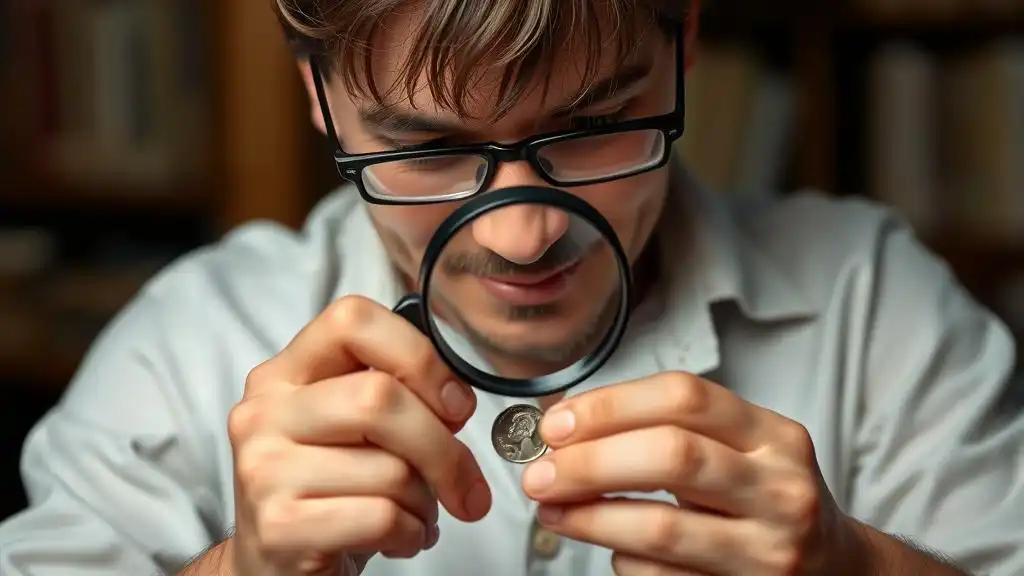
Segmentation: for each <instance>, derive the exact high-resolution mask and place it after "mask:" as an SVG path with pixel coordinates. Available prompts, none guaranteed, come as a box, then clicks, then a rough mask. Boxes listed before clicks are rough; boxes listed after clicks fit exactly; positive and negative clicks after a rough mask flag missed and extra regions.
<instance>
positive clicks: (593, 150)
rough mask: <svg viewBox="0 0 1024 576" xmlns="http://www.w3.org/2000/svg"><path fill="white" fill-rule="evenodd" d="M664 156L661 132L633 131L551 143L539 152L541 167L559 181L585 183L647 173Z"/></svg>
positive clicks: (663, 138) (663, 141)
mask: <svg viewBox="0 0 1024 576" xmlns="http://www.w3.org/2000/svg"><path fill="white" fill-rule="evenodd" d="M664 156H665V135H664V134H663V133H662V132H661V131H660V130H631V131H628V132H616V133H614V134H605V135H602V136H585V137H582V138H573V139H570V140H561V141H558V142H555V143H553V144H549V145H547V146H545V147H544V148H542V149H541V150H540V151H539V152H538V153H537V159H538V160H539V161H540V163H541V165H542V166H544V167H546V168H547V169H548V173H549V174H550V175H551V177H552V178H554V179H556V180H558V181H560V182H584V181H588V180H597V179H600V178H610V177H614V176H622V175H626V174H632V173H635V172H640V171H642V170H646V169H648V168H650V167H652V166H654V165H656V164H658V163H659V162H661V160H662V159H663V158H664Z"/></svg>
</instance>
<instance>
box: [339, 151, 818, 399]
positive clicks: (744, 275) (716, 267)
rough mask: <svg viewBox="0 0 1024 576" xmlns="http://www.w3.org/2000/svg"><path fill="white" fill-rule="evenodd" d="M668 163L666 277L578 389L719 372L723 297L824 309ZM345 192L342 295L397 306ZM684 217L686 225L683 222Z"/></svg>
mask: <svg viewBox="0 0 1024 576" xmlns="http://www.w3.org/2000/svg"><path fill="white" fill-rule="evenodd" d="M670 170H671V171H672V173H671V182H672V189H671V190H670V194H669V196H668V200H667V203H666V206H665V210H666V211H667V212H666V213H665V216H664V217H663V218H662V221H661V224H660V225H659V229H658V230H657V231H656V234H657V236H656V241H657V242H659V243H660V245H661V255H662V259H663V261H662V268H661V272H662V277H661V278H660V279H659V282H658V285H657V286H656V288H655V290H654V291H653V294H652V295H651V296H650V297H649V298H647V300H646V301H645V302H644V303H643V304H642V305H641V306H640V307H639V308H638V309H637V311H636V314H635V315H634V317H633V318H632V319H631V322H630V327H629V329H628V331H627V334H626V337H625V338H623V341H622V344H621V345H620V348H619V350H618V351H617V353H616V354H615V355H614V356H613V358H612V359H611V360H610V361H609V362H608V364H607V365H606V366H605V368H603V369H602V370H601V371H599V372H598V374H595V375H594V377H592V378H591V379H590V380H589V381H588V382H587V383H585V385H583V386H580V387H577V389H574V391H573V393H574V394H575V393H579V392H581V391H583V390H585V389H591V388H595V387H598V386H601V385H604V384H607V383H611V382H616V381H625V380H629V379H633V378H638V377H642V376H645V375H648V374H651V373H656V372H664V371H683V372H689V373H693V374H706V373H708V372H712V371H714V370H717V369H718V367H719V365H720V363H721V360H722V359H721V357H720V347H719V334H718V330H717V328H716V326H715V322H714V317H713V314H712V305H714V304H716V303H721V302H734V303H735V304H736V305H737V306H738V309H739V310H740V311H741V312H742V313H743V314H744V315H746V316H747V317H748V318H750V319H751V320H754V321H758V322H777V321H785V320H801V319H809V318H812V317H814V316H815V315H816V314H817V313H818V310H817V309H816V308H815V306H814V305H813V304H812V303H811V302H810V301H809V300H808V299H807V298H806V296H805V295H803V294H802V293H801V292H800V291H799V289H798V288H797V287H796V286H795V285H794V284H793V283H792V282H790V281H789V279H788V277H787V275H786V274H785V273H784V272H783V271H782V270H781V269H780V268H779V267H778V266H777V264H776V263H775V262H773V260H772V259H771V258H770V257H769V256H767V255H766V254H764V253H763V252H762V251H761V250H760V249H759V248H758V246H757V245H756V243H755V242H753V241H752V240H751V239H749V238H747V237H745V236H744V235H743V234H742V233H741V231H740V230H739V228H738V227H737V225H736V221H735V220H734V216H733V215H732V214H730V213H729V211H728V207H727V205H726V203H725V201H724V200H723V198H722V197H721V196H720V195H719V194H717V193H716V192H713V191H711V190H709V189H707V188H706V187H704V186H703V185H702V184H701V183H700V182H699V181H698V180H697V179H696V178H695V177H694V176H693V175H692V174H691V173H690V171H689V170H687V169H686V168H685V167H684V166H683V165H682V164H681V163H674V164H673V165H672V166H671V168H670ZM337 194H344V192H339V193H337ZM345 196H347V198H346V200H348V201H350V202H354V203H355V204H356V205H355V206H352V207H351V209H350V210H349V211H348V214H347V217H346V218H345V219H344V221H343V222H342V223H341V226H340V228H341V230H340V234H339V237H338V243H337V247H338V248H337V249H338V250H339V252H340V256H341V258H340V260H341V274H340V281H339V283H338V286H337V288H336V290H335V293H334V298H335V299H336V298H339V297H341V296H344V295H350V294H358V295H363V296H366V297H368V298H372V299H373V300H376V301H377V302H379V303H380V304H382V305H384V306H389V307H390V306H393V305H394V304H395V303H396V302H398V300H399V299H400V298H401V297H402V295H403V288H402V283H401V280H400V279H399V277H398V274H397V273H396V272H395V270H394V268H393V267H392V266H391V265H390V262H389V259H388V255H387V252H386V251H385V249H384V246H383V244H382V242H381V240H380V237H379V236H378V234H377V232H376V230H375V229H374V227H373V224H372V222H371V220H370V217H369V214H368V212H367V210H366V207H365V205H363V204H362V203H361V202H360V201H359V199H358V197H357V196H356V195H354V194H345ZM679 220H685V221H686V223H685V224H684V225H679ZM686 247H689V249H688V250H687V249H686ZM681 253H682V254H684V256H682V257H680V254H681Z"/></svg>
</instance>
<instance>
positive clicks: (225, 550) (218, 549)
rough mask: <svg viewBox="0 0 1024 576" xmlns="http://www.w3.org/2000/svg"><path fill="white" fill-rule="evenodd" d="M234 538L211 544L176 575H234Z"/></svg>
mask: <svg viewBox="0 0 1024 576" xmlns="http://www.w3.org/2000/svg"><path fill="white" fill-rule="evenodd" d="M233 542H234V538H228V539H227V540H224V541H223V542H221V543H220V544H217V545H216V546H213V547H212V548H210V549H209V550H207V551H206V552H204V553H203V554H202V555H200V556H198V557H196V558H195V559H194V560H193V561H191V562H189V564H188V565H187V566H185V568H183V569H182V571H181V572H179V573H178V576H235V571H234V569H233V568H232V565H233V559H232V556H233V554H234V553H233V550H232V548H233V545H234V544H233Z"/></svg>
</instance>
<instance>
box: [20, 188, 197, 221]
mask: <svg viewBox="0 0 1024 576" xmlns="http://www.w3.org/2000/svg"><path fill="white" fill-rule="evenodd" d="M210 200H211V195H210V194H209V193H207V188H206V187H204V186H191V187H189V186H180V187H155V188H154V187H145V186H139V187H135V186H128V185H111V186H103V185H71V184H60V183H23V184H13V185H10V186H9V187H8V186H5V190H4V192H3V193H2V194H0V210H4V209H9V210H80V209H87V210H107V211H109V210H113V211H161V212H163V211H166V212H170V213H176V214H180V213H198V212H202V211H204V210H206V209H208V207H209V205H210V203H211V202H210Z"/></svg>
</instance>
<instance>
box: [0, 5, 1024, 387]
mask: <svg viewBox="0 0 1024 576" xmlns="http://www.w3.org/2000/svg"><path fill="white" fill-rule="evenodd" d="M58 16H59V17H58ZM702 19H703V22H702V30H703V40H702V46H701V53H700V54H699V55H698V58H697V60H696V68H695V69H694V70H693V71H692V73H691V76H690V78H689V79H688V95H687V98H688V104H687V123H688V124H687V132H686V135H685V136H684V139H683V141H682V142H681V144H680V152H681V153H682V154H683V155H684V156H686V157H687V158H688V159H689V161H690V162H691V164H692V165H693V166H694V168H695V170H696V171H697V172H698V173H699V174H700V175H701V176H702V177H703V178H704V179H706V180H707V181H708V182H709V183H711V184H712V185H714V186H716V187H718V188H720V189H722V190H723V191H725V192H726V193H732V194H752V195H768V194H780V193H785V192H786V191H789V190H793V189H798V188H803V187H814V188H818V189H821V190H823V191H826V192H829V193H833V194H837V195H866V196H870V197H874V198H877V199H879V200H882V201H884V202H887V203H890V204H892V205H893V206H895V207H896V208H897V209H898V210H900V211H901V212H902V213H904V214H905V215H906V216H907V218H908V219H909V220H910V221H911V222H912V223H913V224H914V226H915V227H916V228H917V229H918V230H919V232H920V233H921V235H922V237H924V238H925V239H926V240H927V242H928V243H929V244H930V245H931V246H933V247H934V248H935V249H936V250H937V251H938V252H939V253H940V254H942V255H943V256H944V257H945V258H947V259H948V260H949V261H950V263H951V264H952V265H953V267H954V268H955V269H956V270H957V271H958V273H959V274H960V276H961V278H962V279H963V281H964V283H965V284H966V285H967V286H968V287H969V288H970V289H971V290H972V291H974V292H975V293H976V294H977V295H978V296H979V298H981V299H982V300H983V301H984V302H986V303H987V304H989V305H990V306H992V307H993V308H994V309H996V310H997V311H998V312H1000V313H1001V314H1003V315H1004V316H1005V317H1007V318H1008V319H1010V320H1011V323H1014V324H1015V325H1018V327H1019V325H1020V324H1024V310H1017V309H1015V304H1016V303H1017V302H1024V171H1022V168H1021V166H1024V162H1022V161H1020V159H1022V158H1024V109H1022V107H1024V81H1022V79H1021V76H1022V75H1024V71H1022V69H1024V63H1022V62H1024V56H1022V48H1021V42H1022V41H1024V0H974V1H970V2H968V0H861V1H860V2H859V3H857V2H855V1H853V0H851V1H849V2H827V1H826V2H820V1H817V2H813V1H811V0H783V1H780V2H752V1H749V0H747V1H744V0H705V2H704V8H703V16H702ZM0 74H2V75H3V78H4V86H5V89H4V93H5V104H4V106H3V107H0V122H2V131H0V382H4V383H7V382H17V383H26V384H30V385H32V386H36V385H38V386H37V387H41V389H43V390H48V391H52V392H54V393H59V391H60V390H61V389H62V388H63V386H64V385H66V383H67V381H68V380H69V378H70V377H71V375H72V373H73V371H74V369H75V367H76V366H77V364H78V362H79V361H80V359H81V357H82V354H83V352H84V350H85V349H86V347H87V346H88V344H89V342H90V341H91V339H92V338H93V337H94V335H95V333H96V331H97V330H98V329H99V328H100V327H102V325H103V324H104V323H105V322H107V321H108V320H109V318H110V316H111V315H112V314H113V313H114V312H115V311H116V310H117V309H118V308H120V307H121V306H122V305H123V303H124V302H125V301H127V300H128V299H129V298H130V297H131V296H132V295H133V294H134V293H135V291H137V289H138V287H139V286H140V285H141V283H142V282H144V280H145V279H146V278H148V277H149V276H150V275H151V274H152V273H153V271H154V270H157V269H159V268H160V267H161V266H162V265H164V264H166V262H168V261H169V260H171V259H173V258H175V257H177V256H179V255H180V254H182V253H184V252H187V251H188V250H191V249H193V248H195V247H198V246H200V245H202V244H204V243H207V242H209V241H211V240H213V239H216V238H217V237H218V236H219V235H220V234H222V233H224V232H225V231H227V230H229V229H231V228H232V227H234V226H237V225H239V224H241V223H243V222H247V221H250V220H252V219H257V218H268V219H272V220H276V221H278V222H281V223H283V224H285V225H288V226H297V225H299V224H300V223H301V221H302V219H303V218H304V216H305V215H306V213H307V211H308V210H309V208H310V207H311V206H312V204H313V203H314V202H315V200H316V199H317V198H318V197H320V196H322V195H323V194H324V193H326V192H327V191H328V190H330V189H331V188H333V187H334V186H336V185H337V184H338V180H337V176H336V173H335V172H334V170H333V167H332V166H331V165H330V162H328V161H326V154H325V153H324V152H325V151H324V149H323V146H324V144H323V142H322V139H321V138H320V137H319V136H318V135H316V134H315V133H314V132H313V130H312V128H311V127H310V123H309V120H308V118H309V116H308V115H309V109H308V102H307V100H306V97H305V95H304V94H303V92H302V89H301V84H300V82H299V77H298V74H297V73H296V69H295V63H294V61H293V58H292V56H291V54H290V53H289V52H288V49H287V47H286V45H285V43H284V41H283V38H282V37H281V34H280V32H279V30H278V28H277V23H276V21H275V20H274V18H273V15H272V14H271V11H270V8H269V3H268V2H251V1H247V0H218V1H216V2H205V1H203V0H0ZM1016 307H1017V308H1020V307H1021V305H1020V304H1016Z"/></svg>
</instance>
